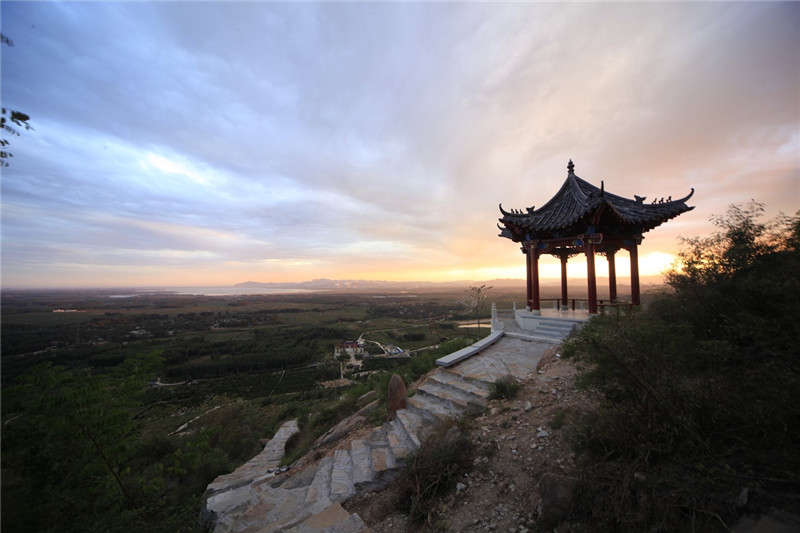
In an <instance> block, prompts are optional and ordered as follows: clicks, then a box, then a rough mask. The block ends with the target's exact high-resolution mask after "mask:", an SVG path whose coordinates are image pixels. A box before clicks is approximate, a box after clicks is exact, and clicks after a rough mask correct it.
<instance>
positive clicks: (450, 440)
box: [397, 419, 475, 524]
mask: <svg viewBox="0 0 800 533" xmlns="http://www.w3.org/2000/svg"><path fill="white" fill-rule="evenodd" d="M466 424H468V420H467V419H463V420H453V419H449V420H446V421H444V422H443V423H442V424H441V425H440V426H439V427H438V428H437V430H436V432H435V433H434V434H433V435H431V436H430V437H429V438H428V439H427V440H426V441H425V442H424V443H422V446H421V447H420V449H419V450H417V453H416V454H414V455H413V456H412V457H410V458H409V459H408V462H407V463H406V467H405V468H404V469H403V471H402V473H401V476H400V479H399V480H398V481H397V483H398V486H399V491H398V494H399V498H400V500H399V501H398V502H397V505H398V507H399V508H400V509H402V510H403V511H405V512H407V513H408V515H409V519H410V520H411V522H412V523H414V524H421V523H424V522H428V523H433V520H432V518H433V515H434V514H435V512H436V507H437V503H438V500H439V499H440V498H441V497H442V496H443V495H444V494H446V493H448V492H452V491H454V490H455V488H456V483H457V482H458V481H459V480H460V479H462V477H463V475H464V473H465V472H467V471H469V469H470V468H471V465H472V461H473V458H474V455H475V448H474V446H473V443H472V441H471V440H470V439H469V437H468V435H467V431H466Z"/></svg>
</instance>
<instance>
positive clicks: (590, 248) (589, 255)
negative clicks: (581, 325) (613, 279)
mask: <svg viewBox="0 0 800 533" xmlns="http://www.w3.org/2000/svg"><path fill="white" fill-rule="evenodd" d="M586 277H587V280H588V283H589V314H597V280H596V279H595V275H594V244H589V243H587V244H586Z"/></svg>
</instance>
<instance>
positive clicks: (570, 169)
mask: <svg viewBox="0 0 800 533" xmlns="http://www.w3.org/2000/svg"><path fill="white" fill-rule="evenodd" d="M567 173H569V174H574V173H575V163H573V162H572V159H570V160H569V163H567Z"/></svg>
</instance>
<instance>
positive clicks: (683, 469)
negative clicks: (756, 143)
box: [562, 207, 800, 530]
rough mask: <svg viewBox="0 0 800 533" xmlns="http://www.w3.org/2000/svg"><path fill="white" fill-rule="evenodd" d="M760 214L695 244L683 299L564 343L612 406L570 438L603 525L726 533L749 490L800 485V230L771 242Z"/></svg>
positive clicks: (767, 493) (673, 279)
mask: <svg viewBox="0 0 800 533" xmlns="http://www.w3.org/2000/svg"><path fill="white" fill-rule="evenodd" d="M759 212H760V211H759V210H758V209H754V208H752V207H751V208H750V209H749V210H741V209H738V210H737V209H732V211H731V212H729V218H728V219H721V218H720V219H716V221H715V222H716V223H717V224H718V226H719V227H721V228H723V230H724V231H722V232H720V233H718V234H716V235H715V236H713V238H711V239H710V240H703V239H693V240H687V241H686V242H688V243H690V244H691V246H690V249H689V250H688V251H684V252H682V255H681V257H682V259H683V260H684V264H685V265H687V266H686V267H685V268H684V270H683V271H675V272H673V273H671V274H670V275H669V276H668V278H669V281H670V285H671V286H672V288H673V292H672V293H671V294H665V295H662V296H661V297H660V298H658V299H657V300H656V301H654V302H653V303H652V304H651V305H650V306H649V307H648V308H646V309H644V310H637V311H635V312H621V311H617V312H610V313H605V314H604V315H600V316H596V317H593V318H592V319H591V320H590V322H589V323H588V324H587V325H586V326H585V327H584V328H583V329H582V330H581V331H580V333H579V334H577V335H575V336H573V337H572V338H570V339H569V340H568V341H566V343H565V344H564V346H563V350H562V353H563V354H564V355H565V357H568V358H571V359H572V360H573V361H574V362H575V364H576V366H577V368H578V377H577V383H578V385H579V386H580V387H581V388H583V389H586V390H589V391H593V392H594V393H595V394H596V395H597V396H598V398H599V399H600V402H601V403H600V408H599V409H597V410H596V411H594V412H591V413H588V414H586V415H585V416H583V417H582V418H581V419H580V420H579V421H578V423H577V424H575V427H574V429H572V431H571V439H572V442H573V444H574V446H575V447H576V450H577V451H578V452H579V453H580V455H581V457H582V459H583V465H582V467H583V468H582V470H583V472H584V480H583V481H584V490H583V491H582V501H581V502H580V504H579V506H578V507H579V509H582V510H583V512H585V513H586V516H591V521H592V522H593V523H594V525H595V526H596V527H597V528H598V529H605V530H617V529H622V530H628V529H633V530H644V529H666V530H682V529H685V528H688V527H690V526H691V527H692V528H703V527H707V528H711V530H713V529H720V528H721V527H722V526H721V524H722V523H723V522H724V523H731V522H730V521H731V520H733V519H734V518H735V516H734V514H735V513H734V510H733V507H732V506H731V505H730V501H731V500H732V499H735V497H736V495H738V493H739V492H740V491H741V490H742V488H743V487H749V488H750V489H752V492H753V493H757V494H759V498H758V499H759V500H760V501H762V502H763V503H765V504H768V503H773V504H774V503H776V502H777V500H778V499H779V496H778V494H779V491H778V490H776V488H777V487H783V486H786V484H789V485H791V484H797V483H798V482H800V457H798V455H797V453H796V442H797V441H798V438H800V372H799V369H800V366H799V365H798V359H797V357H798V354H797V350H796V347H797V346H798V341H799V340H800V333H799V332H800V330H798V327H799V326H798V324H799V323H800V322H799V321H800V316H798V306H797V305H796V302H797V299H798V296H800V261H799V259H800V250H799V249H798V247H797V246H796V244H792V243H793V242H794V243H796V242H798V239H797V237H796V236H797V235H798V234H800V231H798V229H799V228H800V223H798V222H797V220H798V219H794V221H792V220H791V219H789V220H785V221H784V226H783V232H782V233H781V235H782V237H780V238H778V237H774V233H773V234H772V235H773V237H772V239H771V240H770V239H767V238H766V237H767V235H768V232H767V230H766V228H767V225H761V226H759V225H758V224H756V223H755V222H754V220H753V219H754V217H755V216H756V215H757V214H758V213H759ZM792 236H794V237H792ZM756 288H757V289H756ZM750 291H755V292H750ZM764 295H767V296H768V298H769V305H770V307H771V309H770V310H766V309H765V308H764V306H763V305H762V304H761V303H760V302H759V299H760V298H762V297H763V296H764ZM765 316H768V317H769V320H765V319H764V317H765ZM793 443H794V444H793ZM642 480H646V482H645V481H642ZM654 502H658V503H657V504H656V503H654ZM578 512H580V510H579V511H578ZM589 513H591V514H589Z"/></svg>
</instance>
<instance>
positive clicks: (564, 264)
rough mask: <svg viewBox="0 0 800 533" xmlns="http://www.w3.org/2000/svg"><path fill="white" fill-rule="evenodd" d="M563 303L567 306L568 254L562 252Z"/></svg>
mask: <svg viewBox="0 0 800 533" xmlns="http://www.w3.org/2000/svg"><path fill="white" fill-rule="evenodd" d="M560 257H561V305H563V306H564V307H567V305H568V302H567V254H566V253H562V254H561V256H560Z"/></svg>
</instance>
